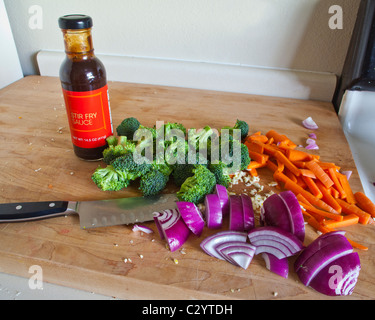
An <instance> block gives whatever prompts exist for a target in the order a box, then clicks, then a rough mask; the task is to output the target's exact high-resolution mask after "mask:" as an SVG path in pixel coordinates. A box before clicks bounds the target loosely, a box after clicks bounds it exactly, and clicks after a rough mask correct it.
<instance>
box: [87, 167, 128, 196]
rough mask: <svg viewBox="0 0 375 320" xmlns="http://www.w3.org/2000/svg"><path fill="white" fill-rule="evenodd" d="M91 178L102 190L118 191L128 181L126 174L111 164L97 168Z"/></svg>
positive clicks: (125, 185)
mask: <svg viewBox="0 0 375 320" xmlns="http://www.w3.org/2000/svg"><path fill="white" fill-rule="evenodd" d="M92 180H93V181H94V183H95V184H96V185H97V186H98V187H99V189H101V190H103V191H119V190H121V189H123V188H126V187H127V186H128V185H129V183H130V181H129V180H128V179H127V178H126V176H124V175H123V174H122V173H121V172H118V171H116V170H115V168H114V167H113V166H111V165H109V166H107V167H106V168H101V167H99V168H97V169H96V170H95V172H94V173H93V175H92Z"/></svg>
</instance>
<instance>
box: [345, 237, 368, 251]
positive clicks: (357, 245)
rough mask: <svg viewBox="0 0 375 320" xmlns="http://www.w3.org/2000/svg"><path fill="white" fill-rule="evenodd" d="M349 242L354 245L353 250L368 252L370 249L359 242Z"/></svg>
mask: <svg viewBox="0 0 375 320" xmlns="http://www.w3.org/2000/svg"><path fill="white" fill-rule="evenodd" d="M347 239H348V238H347ZM348 241H349V243H350V244H351V245H352V247H353V248H356V249H360V250H364V251H367V250H368V247H365V246H363V245H361V244H359V243H357V242H354V241H353V240H350V239H348Z"/></svg>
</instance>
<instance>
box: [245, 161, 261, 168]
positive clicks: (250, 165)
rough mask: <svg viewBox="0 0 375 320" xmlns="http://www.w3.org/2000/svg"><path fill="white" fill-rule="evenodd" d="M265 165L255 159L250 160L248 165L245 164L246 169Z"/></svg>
mask: <svg viewBox="0 0 375 320" xmlns="http://www.w3.org/2000/svg"><path fill="white" fill-rule="evenodd" d="M265 166H266V164H264V163H259V162H257V161H254V160H251V161H250V163H249V165H248V166H247V168H246V170H251V169H258V168H262V167H265Z"/></svg>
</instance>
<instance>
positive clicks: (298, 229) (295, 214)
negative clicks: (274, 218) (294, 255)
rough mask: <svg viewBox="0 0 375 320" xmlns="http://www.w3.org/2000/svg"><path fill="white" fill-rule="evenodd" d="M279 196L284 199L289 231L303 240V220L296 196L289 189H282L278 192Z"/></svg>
mask: <svg viewBox="0 0 375 320" xmlns="http://www.w3.org/2000/svg"><path fill="white" fill-rule="evenodd" d="M279 197H280V198H281V199H282V200H283V201H284V203H285V206H286V208H287V210H288V214H289V221H290V225H291V228H292V229H291V233H292V234H294V235H295V236H296V237H297V238H298V239H300V240H301V242H303V241H304V240H305V220H304V219H303V214H302V210H301V206H300V204H299V202H298V199H297V197H296V196H295V194H294V193H293V192H291V191H289V190H288V191H283V192H281V193H279Z"/></svg>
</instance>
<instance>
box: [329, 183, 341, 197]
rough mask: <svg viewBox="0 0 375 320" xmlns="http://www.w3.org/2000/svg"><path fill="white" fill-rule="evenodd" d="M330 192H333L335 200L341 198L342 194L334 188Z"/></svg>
mask: <svg viewBox="0 0 375 320" xmlns="http://www.w3.org/2000/svg"><path fill="white" fill-rule="evenodd" d="M329 191H330V192H331V195H332V197H334V198H335V199H337V198H339V197H340V193H339V192H338V191H337V190H336V189H335V188H334V187H333V186H332V187H331V188H329Z"/></svg>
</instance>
